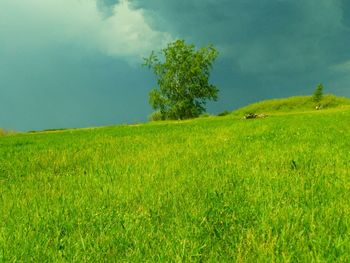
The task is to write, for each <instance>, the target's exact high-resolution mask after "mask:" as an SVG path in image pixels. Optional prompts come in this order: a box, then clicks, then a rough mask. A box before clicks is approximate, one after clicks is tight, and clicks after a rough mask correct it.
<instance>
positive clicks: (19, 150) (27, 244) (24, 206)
mask: <svg viewBox="0 0 350 263" xmlns="http://www.w3.org/2000/svg"><path fill="white" fill-rule="evenodd" d="M349 119H350V109H344V110H337V111H318V113H317V114H314V113H304V114H293V115H274V116H271V117H270V118H265V119H256V120H242V119H238V118H232V117H230V116H226V117H211V118H203V119H196V120H189V121H179V122H159V123H148V124H145V125H139V126H116V127H105V128H96V129H83V130H66V131H60V132H55V133H37V134H18V135H15V136H6V137H1V138H0V262H17V261H19V262H23V261H25V262H27V261H33V262H115V261H122V262H144V261H148V262H155V261H157V262H158V261H161V262H174V261H178V262H192V261H194V262H235V261H238V262H274V261H279V262H281V261H287V262H288V261H293V262H349V260H350V203H349V200H350V158H349V149H350V122H349V121H348V120H349Z"/></svg>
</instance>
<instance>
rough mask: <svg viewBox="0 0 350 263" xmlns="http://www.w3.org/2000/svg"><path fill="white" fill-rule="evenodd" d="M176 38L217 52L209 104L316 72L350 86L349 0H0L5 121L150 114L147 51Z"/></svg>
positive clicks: (287, 90) (240, 101) (94, 120)
mask: <svg viewBox="0 0 350 263" xmlns="http://www.w3.org/2000/svg"><path fill="white" fill-rule="evenodd" d="M68 10H70V11H69V12H68ZM176 38H184V39H185V40H186V41H187V42H190V43H194V44H196V45H198V46H203V45H207V44H208V43H213V44H214V45H215V46H216V47H218V49H219V51H220V56H219V58H218V60H217V61H216V63H215V66H214V69H213V72H212V82H213V83H214V84H216V85H217V86H218V88H219V90H220V94H219V101H218V102H216V103H210V104H209V111H210V112H213V113H216V112H219V111H222V110H226V109H234V108H237V107H239V106H243V105H245V104H247V103H250V102H253V101H258V100H262V99H267V98H273V97H283V96H291V95H301V94H310V93H311V92H312V91H313V89H314V87H315V86H316V85H317V84H318V83H319V82H323V83H324V85H325V87H326V91H327V92H332V93H335V94H337V95H346V96H350V87H349V83H350V49H349V48H348V47H349V46H350V1H348V0H317V1H316V0H221V1H220V0H166V1H165V0H147V1H145V0H130V1H125V0H120V1H118V0H96V2H94V1H92V0H83V1H81V0H60V1H56V0H27V1H21V0H0V57H1V60H0V127H6V128H16V129H21V130H27V129H41V128H53V127H83V126H91V125H104V124H112V123H120V122H132V121H141V120H145V119H146V116H147V115H148V114H149V113H150V111H151V109H150V107H149V106H148V105H147V93H148V91H149V90H150V88H152V87H153V85H154V83H155V81H154V79H153V76H152V73H151V72H148V71H147V70H146V69H142V68H141V67H140V66H139V65H140V63H141V62H142V59H141V57H142V56H143V55H145V54H147V53H148V52H150V50H151V49H155V50H159V49H160V48H161V47H162V46H164V45H165V43H166V42H168V41H169V40H170V39H176Z"/></svg>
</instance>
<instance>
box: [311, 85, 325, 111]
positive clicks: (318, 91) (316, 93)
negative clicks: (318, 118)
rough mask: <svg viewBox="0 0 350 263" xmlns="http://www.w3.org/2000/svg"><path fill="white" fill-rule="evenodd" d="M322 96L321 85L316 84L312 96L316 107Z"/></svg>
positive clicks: (318, 105)
mask: <svg viewBox="0 0 350 263" xmlns="http://www.w3.org/2000/svg"><path fill="white" fill-rule="evenodd" d="M322 98H323V85H322V84H318V85H317V87H316V89H315V91H314V94H313V96H312V100H313V101H314V102H315V103H316V108H317V107H320V103H321V101H322Z"/></svg>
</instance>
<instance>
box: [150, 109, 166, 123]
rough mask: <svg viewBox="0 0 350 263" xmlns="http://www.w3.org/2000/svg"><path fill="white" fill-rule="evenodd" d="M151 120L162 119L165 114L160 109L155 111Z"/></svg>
mask: <svg viewBox="0 0 350 263" xmlns="http://www.w3.org/2000/svg"><path fill="white" fill-rule="evenodd" d="M148 119H149V121H162V120H164V118H163V115H162V113H161V112H160V111H155V112H153V113H152V114H151V115H150V116H149V117H148Z"/></svg>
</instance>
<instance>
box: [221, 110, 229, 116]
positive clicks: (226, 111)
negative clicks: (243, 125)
mask: <svg viewBox="0 0 350 263" xmlns="http://www.w3.org/2000/svg"><path fill="white" fill-rule="evenodd" d="M230 113H231V112H229V111H228V110H225V111H223V112H220V113H219V114H218V116H220V117H221V116H226V115H229V114H230Z"/></svg>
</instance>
